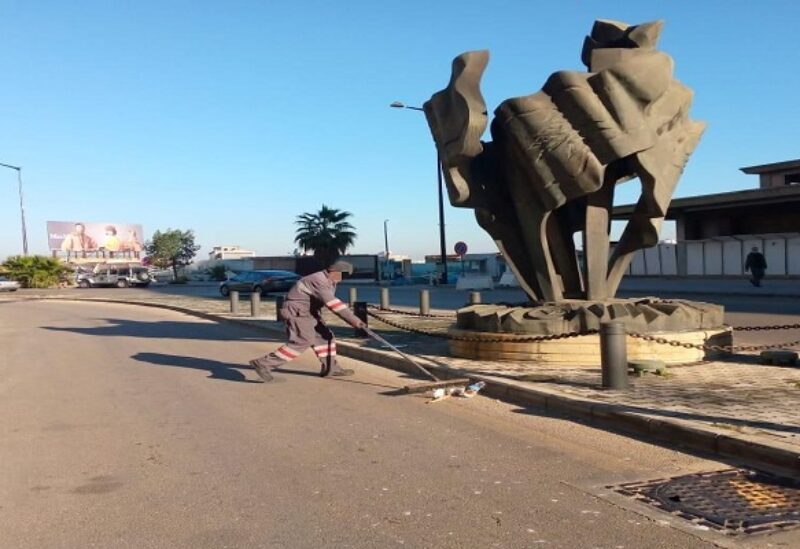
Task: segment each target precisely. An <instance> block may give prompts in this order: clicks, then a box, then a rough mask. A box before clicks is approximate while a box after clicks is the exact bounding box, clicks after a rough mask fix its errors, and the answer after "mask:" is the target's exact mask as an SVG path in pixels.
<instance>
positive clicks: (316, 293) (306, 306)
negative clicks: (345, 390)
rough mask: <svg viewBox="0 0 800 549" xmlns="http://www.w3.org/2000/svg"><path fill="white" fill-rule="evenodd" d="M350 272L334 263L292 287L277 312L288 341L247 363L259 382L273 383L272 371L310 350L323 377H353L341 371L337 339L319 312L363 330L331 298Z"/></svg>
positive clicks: (343, 264)
mask: <svg viewBox="0 0 800 549" xmlns="http://www.w3.org/2000/svg"><path fill="white" fill-rule="evenodd" d="M352 272H353V266H352V265H350V263H347V262H346V261H337V262H336V263H334V264H333V265H331V266H330V267H328V268H327V269H324V270H322V271H319V272H316V273H314V274H310V275H308V276H304V277H303V278H301V279H300V280H298V281H297V283H296V284H295V285H294V286H292V289H291V290H289V293H288V294H287V295H286V300H285V301H284V302H283V307H282V308H281V310H280V314H281V316H282V317H283V319H284V322H285V323H286V335H287V336H288V339H289V341H288V342H287V343H285V344H284V345H281V346H280V347H278V348H277V349H276V350H275V351H274V352H272V353H269V354H268V355H266V356H263V357H260V358H255V359H253V360H251V361H250V365H251V366H252V367H253V368H254V369H255V371H256V373H258V375H259V377H261V379H263V380H264V381H272V373H271V372H272V370H277V369H280V368H281V367H282V366H285V365H286V363H287V362H289V361H291V360H294V359H295V358H297V357H298V356H300V354H301V353H303V351H305V350H306V349H308V348H309V347H312V348H313V349H314V352H315V353H316V355H317V358H318V359H319V361H320V363H321V365H322V370H321V371H320V375H321V376H322V377H325V376H327V375H328V374H331V375H334V376H350V375H353V373H354V372H353V370H348V369H346V368H342V367H341V366H339V364H338V363H337V361H336V339H335V338H334V336H333V332H331V330H330V329H329V328H328V327H327V326H326V325H325V322H323V320H322V310H323V308H324V307H327V308H328V309H330V310H331V311H333V312H334V313H336V314H337V315H339V316H340V317H341V318H342V319H343V320H344V321H345V322H347V323H348V324H350V325H351V326H353V327H354V328H363V327H364V323H363V322H362V321H361V319H359V318H358V317H357V316H356V315H354V314H353V312H352V311H351V310H350V309H349V308H348V307H347V305H345V304H344V303H343V302H342V301H341V300H340V299H339V298H337V297H336V295H335V294H334V292H335V291H336V283H337V282H339V281H340V280H342V273H349V274H351V273H352Z"/></svg>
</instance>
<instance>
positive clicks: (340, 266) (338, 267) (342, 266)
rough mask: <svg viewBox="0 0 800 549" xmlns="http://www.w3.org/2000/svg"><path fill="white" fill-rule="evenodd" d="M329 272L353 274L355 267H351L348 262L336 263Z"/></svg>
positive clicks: (329, 268)
mask: <svg viewBox="0 0 800 549" xmlns="http://www.w3.org/2000/svg"><path fill="white" fill-rule="evenodd" d="M328 270H329V271H331V272H338V273H347V274H353V265H351V264H350V263H348V262H347V261H337V262H336V263H334V264H333V265H331V266H330V267H328Z"/></svg>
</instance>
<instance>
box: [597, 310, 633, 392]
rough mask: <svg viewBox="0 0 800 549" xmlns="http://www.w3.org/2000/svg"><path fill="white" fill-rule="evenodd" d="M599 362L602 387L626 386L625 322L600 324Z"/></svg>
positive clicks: (616, 321)
mask: <svg viewBox="0 0 800 549" xmlns="http://www.w3.org/2000/svg"><path fill="white" fill-rule="evenodd" d="M600 364H601V366H602V369H603V388H605V389H627V388H628V350H627V347H626V341H625V324H623V323H622V322H620V321H618V320H612V321H609V322H603V323H601V324H600Z"/></svg>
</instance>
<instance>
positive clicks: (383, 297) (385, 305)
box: [381, 288, 389, 309]
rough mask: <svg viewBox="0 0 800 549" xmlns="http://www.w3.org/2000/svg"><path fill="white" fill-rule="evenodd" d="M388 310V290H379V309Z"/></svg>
mask: <svg viewBox="0 0 800 549" xmlns="http://www.w3.org/2000/svg"><path fill="white" fill-rule="evenodd" d="M388 308H389V288H381V309H388Z"/></svg>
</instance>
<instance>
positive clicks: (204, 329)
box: [42, 318, 272, 341]
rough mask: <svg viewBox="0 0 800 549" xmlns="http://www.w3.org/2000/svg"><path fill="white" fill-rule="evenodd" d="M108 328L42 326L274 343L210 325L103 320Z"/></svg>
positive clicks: (92, 333) (85, 332) (103, 333)
mask: <svg viewBox="0 0 800 549" xmlns="http://www.w3.org/2000/svg"><path fill="white" fill-rule="evenodd" d="M102 320H104V321H105V322H107V323H108V326H97V327H91V328H81V327H60V326H42V328H43V329H45V330H52V331H56V332H73V333H76V334H83V335H90V336H123V337H144V338H154V339H205V340H211V341H271V340H272V338H270V337H268V336H267V335H266V334H265V335H245V333H243V332H244V330H241V329H238V328H231V327H228V326H223V325H220V324H212V323H210V322H176V321H158V322H152V321H139V320H127V319H118V318H105V319H102Z"/></svg>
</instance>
